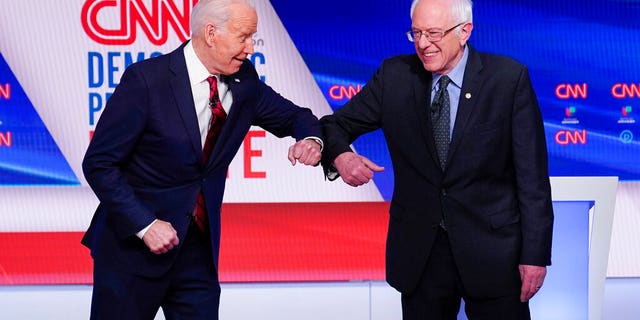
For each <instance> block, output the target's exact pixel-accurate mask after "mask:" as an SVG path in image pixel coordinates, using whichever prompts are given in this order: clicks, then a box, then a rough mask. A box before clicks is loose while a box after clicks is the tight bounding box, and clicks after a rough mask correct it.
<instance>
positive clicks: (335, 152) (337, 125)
mask: <svg viewBox="0 0 640 320" xmlns="http://www.w3.org/2000/svg"><path fill="white" fill-rule="evenodd" d="M383 78H384V64H383V66H382V67H380V69H378V70H377V71H376V73H375V74H374V76H373V77H372V78H371V79H370V80H369V81H368V82H367V84H366V85H365V86H364V87H363V88H362V90H361V91H360V92H358V94H356V95H355V96H354V97H353V98H351V100H350V101H349V102H347V103H346V104H345V105H344V106H342V107H341V108H340V109H337V110H336V111H335V112H334V113H333V114H331V115H327V116H324V117H322V119H320V124H321V125H322V130H323V134H324V137H325V139H326V141H325V146H324V147H325V148H324V152H323V154H322V166H323V167H324V169H325V174H327V176H328V177H329V179H330V180H334V179H336V178H337V177H338V175H337V171H336V170H335V168H334V167H333V160H334V159H335V158H336V157H337V156H339V155H340V154H341V153H344V152H350V151H353V150H352V149H351V148H350V144H351V143H353V142H354V141H355V140H356V139H357V138H358V137H359V136H361V135H363V134H365V133H367V132H371V131H374V130H376V129H378V128H380V125H381V124H380V121H381V120H380V119H381V114H382V101H383V100H382V97H383V94H384V93H383V87H384V86H383Z"/></svg>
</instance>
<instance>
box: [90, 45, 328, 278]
mask: <svg viewBox="0 0 640 320" xmlns="http://www.w3.org/2000/svg"><path fill="white" fill-rule="evenodd" d="M183 47H184V45H182V46H180V48H178V49H177V50H175V51H173V52H172V53H170V54H167V55H163V56H160V57H157V58H153V59H149V60H145V61H142V62H139V63H136V64H133V65H131V66H130V67H129V68H127V70H126V71H125V72H124V74H123V76H122V79H121V80H120V84H119V85H118V87H117V88H116V90H115V91H114V93H113V95H112V96H111V98H110V99H109V101H108V103H107V105H106V108H105V110H104V112H103V113H102V115H101V117H100V121H99V122H98V124H97V126H96V130H95V133H94V136H93V139H92V140H91V143H90V144H89V148H88V150H87V152H86V155H85V158H84V161H83V170H84V174H85V177H86V179H87V181H88V183H89V185H90V186H91V188H92V189H93V191H94V192H95V194H96V195H97V197H98V198H99V200H100V205H99V206H98V208H97V210H96V212H95V214H94V216H93V219H92V221H91V225H90V227H89V229H88V230H87V232H86V234H85V235H84V238H83V239H82V243H83V244H84V245H86V246H87V247H89V248H90V249H91V253H92V256H93V258H94V260H95V262H96V263H103V264H106V265H111V266H114V267H117V268H121V269H122V270H125V271H129V272H131V273H135V274H140V275H145V276H158V275H161V274H162V273H164V272H165V271H167V270H168V268H169V267H170V266H171V264H172V262H173V261H174V259H175V257H176V255H177V253H178V251H179V250H180V248H179V247H178V248H176V249H173V250H171V251H169V252H168V253H166V254H161V255H155V254H153V253H151V252H150V251H149V249H148V248H147V247H146V245H145V244H144V243H143V241H142V240H140V239H139V238H138V237H137V236H136V235H135V233H136V232H138V231H140V230H141V229H143V228H144V227H146V226H147V225H149V224H150V223H151V222H152V221H153V220H154V219H156V218H157V219H161V220H165V221H168V222H170V223H171V224H172V226H173V227H174V228H175V229H176V230H177V233H178V237H179V239H180V240H181V241H182V240H184V237H185V234H186V231H187V228H188V225H189V221H190V219H191V217H190V216H191V215H192V212H193V209H194V206H195V203H196V197H197V195H198V192H199V191H200V189H201V188H202V189H203V191H204V196H205V202H206V204H207V206H206V207H207V214H208V217H209V227H210V231H211V235H212V236H211V242H212V248H213V257H214V260H215V263H216V265H217V259H218V252H219V244H220V205H221V202H222V196H223V192H224V188H225V180H226V174H227V168H228V165H229V163H230V162H231V160H232V159H233V157H234V156H235V154H236V151H237V150H238V148H239V147H240V145H241V143H242V141H243V139H244V137H245V135H246V133H247V132H248V130H249V128H250V127H251V126H252V125H257V126H261V127H262V128H264V129H265V130H267V131H269V132H271V133H273V134H274V135H276V136H278V137H284V136H292V137H294V138H295V139H296V140H300V139H303V138H304V137H308V136H316V137H321V129H320V126H319V123H318V121H317V118H316V117H315V116H314V115H313V114H312V113H311V111H310V110H309V109H306V108H300V107H298V106H296V105H294V104H293V103H292V102H290V101H288V100H286V99H285V98H283V97H282V96H280V95H279V94H278V93H276V92H275V91H274V90H272V89H271V88H270V87H269V86H267V85H266V84H264V83H263V82H261V81H260V80H259V78H258V75H257V73H256V71H255V68H254V67H253V65H252V64H251V63H250V62H249V61H248V60H247V61H245V62H244V64H243V65H242V67H241V68H240V70H239V71H238V72H237V73H236V74H233V75H231V76H228V77H226V81H227V82H228V84H229V89H230V90H231V92H232V94H233V106H232V107H231V110H230V113H229V115H228V117H227V120H226V122H225V124H224V127H223V128H222V132H221V133H220V135H219V137H218V139H217V143H216V145H215V148H214V149H213V152H212V155H211V157H210V158H209V161H208V163H207V164H206V165H203V164H202V145H201V138H200V131H199V129H198V120H197V117H196V113H195V107H194V105H193V98H192V93H191V87H190V84H189V77H188V74H187V69H186V64H185V59H184V54H183ZM181 243H182V242H181Z"/></svg>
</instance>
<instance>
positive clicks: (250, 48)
mask: <svg viewBox="0 0 640 320" xmlns="http://www.w3.org/2000/svg"><path fill="white" fill-rule="evenodd" d="M244 52H245V53H246V54H252V53H253V52H254V50H253V39H252V38H248V39H247V40H246V41H245V44H244Z"/></svg>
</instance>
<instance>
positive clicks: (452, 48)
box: [321, 0, 553, 320]
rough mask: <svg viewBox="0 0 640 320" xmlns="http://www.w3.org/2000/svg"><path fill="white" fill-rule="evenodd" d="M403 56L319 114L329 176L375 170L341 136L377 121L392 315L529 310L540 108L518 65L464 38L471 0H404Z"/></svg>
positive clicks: (541, 243)
mask: <svg viewBox="0 0 640 320" xmlns="http://www.w3.org/2000/svg"><path fill="white" fill-rule="evenodd" d="M411 18H412V25H411V30H410V31H408V32H407V37H408V39H409V41H411V42H413V44H414V46H415V51H416V53H415V54H411V55H399V56H396V57H392V58H389V59H387V60H385V61H384V62H383V63H382V65H381V67H380V68H379V69H378V71H377V72H376V73H375V74H374V75H373V78H372V79H371V80H370V81H369V82H368V83H367V84H366V86H365V87H363V89H362V91H361V92H359V93H358V94H357V95H356V96H354V97H353V98H352V99H351V101H349V102H348V103H347V104H346V105H345V106H344V107H343V108H340V109H339V110H337V111H336V112H335V113H334V114H333V115H328V116H325V117H323V118H322V119H321V123H322V125H323V130H324V131H323V132H324V137H325V149H324V153H323V160H322V162H323V166H324V168H325V172H326V175H327V177H328V178H329V179H336V178H337V177H338V176H341V177H342V180H343V181H344V182H345V183H347V184H349V185H352V186H359V185H362V184H364V183H367V182H369V181H370V180H371V179H372V178H373V175H374V172H376V171H380V170H383V168H381V167H379V166H378V165H376V164H375V163H373V162H372V161H370V160H369V159H367V158H366V157H364V156H362V155H359V154H356V153H354V152H353V151H352V150H351V149H350V147H349V145H350V144H351V143H352V142H353V141H354V140H355V139H356V138H357V137H359V136H360V135H362V134H364V133H367V132H370V131H373V130H376V129H381V130H382V132H383V133H384V136H385V138H386V141H387V145H388V148H389V152H390V155H391V160H392V163H393V169H394V181H395V185H394V192H393V198H392V200H391V206H390V210H389V214H390V217H389V229H388V235H387V252H386V272H387V281H388V282H389V283H390V284H391V286H393V287H394V288H396V289H397V290H398V291H400V292H401V293H402V313H403V319H405V320H418V319H420V320H425V319H430V320H437V319H452V320H453V319H456V317H457V314H458V312H459V309H460V305H461V301H462V299H464V302H465V312H466V314H467V316H468V317H469V319H472V320H476V319H486V320H498V319H530V312H529V305H528V301H529V299H530V298H531V297H532V296H533V295H535V294H536V293H537V292H538V290H539V289H540V287H541V286H542V283H543V281H544V278H545V275H546V266H547V265H550V264H551V237H552V228H553V209H552V205H551V188H550V183H549V176H548V168H547V167H548V165H547V149H546V141H545V134H544V127H543V123H542V117H541V113H540V109H539V106H538V102H537V98H536V95H535V93H534V90H533V87H532V85H531V81H530V79H529V74H528V72H527V68H526V67H525V66H524V65H522V64H521V63H519V62H517V61H515V60H513V59H511V58H507V57H504V56H498V55H493V54H487V53H481V52H478V51H476V50H474V48H473V47H471V45H469V43H468V40H469V38H470V36H471V31H472V30H473V19H472V3H471V1H470V0H415V1H414V2H413V4H412V6H411Z"/></svg>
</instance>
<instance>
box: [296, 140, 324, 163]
mask: <svg viewBox="0 0 640 320" xmlns="http://www.w3.org/2000/svg"><path fill="white" fill-rule="evenodd" d="M321 157H322V153H320V144H318V142H316V141H315V140H313V139H303V140H300V141H298V142H296V143H295V144H294V145H292V146H291V147H289V155H288V158H289V161H291V165H293V166H295V165H296V160H297V161H299V162H300V163H302V164H305V165H308V166H315V165H316V164H318V162H320V158H321Z"/></svg>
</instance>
